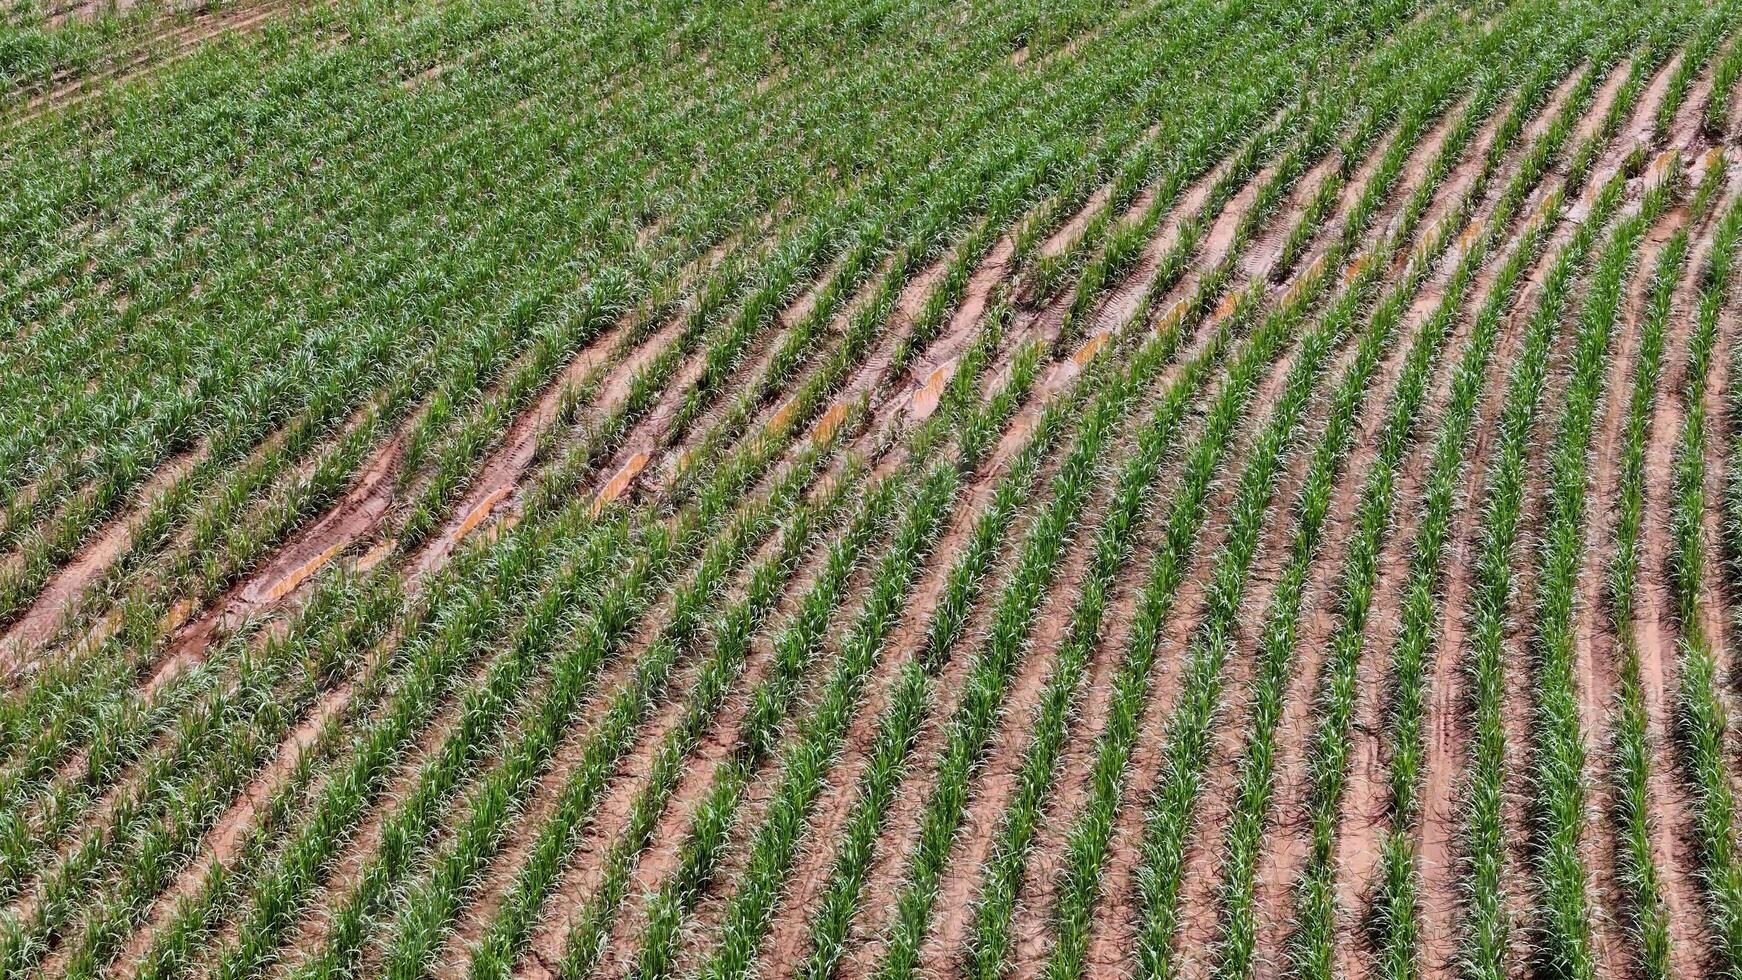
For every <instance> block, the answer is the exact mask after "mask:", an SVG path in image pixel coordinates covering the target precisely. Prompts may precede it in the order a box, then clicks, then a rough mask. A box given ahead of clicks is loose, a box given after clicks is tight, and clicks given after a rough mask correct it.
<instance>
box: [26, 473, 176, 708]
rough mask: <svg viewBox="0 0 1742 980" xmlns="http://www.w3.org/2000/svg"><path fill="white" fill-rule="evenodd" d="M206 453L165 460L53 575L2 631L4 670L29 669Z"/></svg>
mask: <svg viewBox="0 0 1742 980" xmlns="http://www.w3.org/2000/svg"><path fill="white" fill-rule="evenodd" d="M202 453H203V449H194V450H189V451H187V452H184V453H181V454H180V455H177V456H175V457H174V458H172V459H170V460H168V461H166V462H165V463H164V464H163V465H162V466H161V467H159V468H158V470H157V472H156V473H154V474H152V476H151V479H149V480H147V481H146V482H145V484H144V485H143V486H141V487H140V488H139V490H138V492H137V493H135V494H134V499H135V500H136V503H135V504H134V505H133V507H132V508H131V509H130V510H129V511H128V513H126V514H124V515H122V516H120V517H117V518H115V519H114V520H112V521H110V522H109V524H108V525H107V526H106V527H104V528H103V529H102V530H101V531H100V532H98V534H97V537H96V538H95V539H93V540H92V541H90V542H89V543H87V544H86V545H85V546H84V547H83V548H81V549H80V550H79V553H78V554H77V555H75V556H74V557H73V559H72V561H70V562H68V563H67V564H66V565H64V566H62V567H61V569H60V570H59V571H58V572H56V573H55V574H54V576H53V577H52V578H50V579H49V581H48V584H47V585H46V586H45V587H44V588H43V590H42V592H41V594H39V595H38V596H37V597H36V601H34V602H32V603H31V604H30V608H29V609H27V610H25V613H24V615H23V616H21V617H20V618H19V619H18V621H17V622H15V623H13V624H12V625H11V626H10V627H8V628H7V629H6V630H5V632H4V634H3V635H0V673H4V674H5V675H7V676H13V675H16V674H19V673H21V672H27V671H28V670H29V667H30V665H31V662H32V657H33V655H34V654H35V653H36V652H37V650H38V649H39V648H40V647H41V646H42V645H43V644H44V643H46V642H48V641H49V640H51V639H52V638H53V637H54V635H55V633H56V632H58V631H59V630H60V629H61V627H62V626H63V625H65V624H66V623H67V622H68V617H70V616H71V615H72V614H74V613H76V612H77V611H78V610H79V608H80V607H81V604H82V603H83V602H84V599H85V596H86V594H87V592H88V591H89V589H90V587H91V585H92V584H93V583H94V582H95V581H96V580H98V579H99V578H101V577H102V576H103V575H104V574H105V573H106V572H107V571H108V570H109V569H110V568H111V567H113V566H114V564H115V562H116V561H118V560H119V559H120V558H121V556H122V555H123V554H125V553H126V552H127V549H128V548H129V547H131V545H132V543H133V535H134V533H135V532H136V531H137V528H138V524H139V522H140V521H141V520H143V519H144V517H145V515H146V513H147V511H149V509H150V508H151V506H152V504H153V503H154V502H155V501H156V500H157V499H158V498H159V497H160V496H162V495H163V494H164V493H166V492H167V491H168V490H169V489H170V488H171V487H172V486H173V485H174V484H175V483H176V482H177V481H179V480H180V479H181V478H182V477H183V476H185V475H186V474H187V472H188V470H190V469H192V468H193V466H194V464H195V463H196V462H198V461H199V458H200V456H201V455H202Z"/></svg>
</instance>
